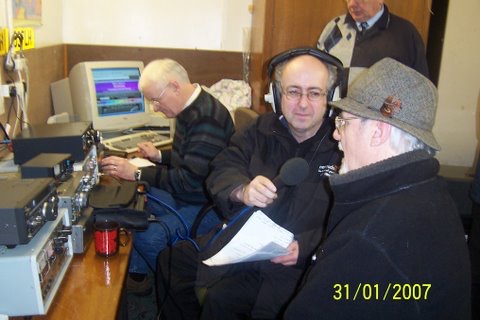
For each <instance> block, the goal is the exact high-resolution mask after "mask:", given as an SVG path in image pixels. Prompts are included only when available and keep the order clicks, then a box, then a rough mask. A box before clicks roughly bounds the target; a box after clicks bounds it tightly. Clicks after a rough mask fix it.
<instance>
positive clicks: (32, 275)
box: [0, 209, 73, 316]
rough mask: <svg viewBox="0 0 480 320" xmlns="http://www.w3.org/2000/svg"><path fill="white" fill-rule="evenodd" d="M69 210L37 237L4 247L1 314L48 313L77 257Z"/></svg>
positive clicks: (0, 259) (0, 261) (0, 266)
mask: <svg viewBox="0 0 480 320" xmlns="http://www.w3.org/2000/svg"><path fill="white" fill-rule="evenodd" d="M64 217H65V210H64V209H60V210H59V212H58V216H57V218H56V219H55V220H54V221H48V222H46V223H45V224H44V225H43V227H42V228H41V229H40V231H38V233H37V234H36V235H35V237H33V239H32V240H31V241H30V242H29V243H28V244H24V245H17V246H16V247H15V248H12V249H8V248H7V247H5V246H3V247H2V246H0V283H1V285H0V301H1V303H0V314H4V315H8V316H30V315H37V314H45V313H47V311H48V308H49V307H50V305H51V303H52V301H53V298H54V297H55V294H56V293H57V290H58V288H59V286H60V284H61V282H62V280H63V278H64V275H65V273H66V271H67V270H68V267H69V266H70V263H71V261H72V258H73V253H72V238H71V235H70V234H71V230H70V229H69V228H68V227H65V226H64Z"/></svg>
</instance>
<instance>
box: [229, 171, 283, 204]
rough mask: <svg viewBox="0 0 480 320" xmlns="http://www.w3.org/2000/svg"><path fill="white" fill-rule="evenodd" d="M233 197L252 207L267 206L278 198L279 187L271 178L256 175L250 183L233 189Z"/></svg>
mask: <svg viewBox="0 0 480 320" xmlns="http://www.w3.org/2000/svg"><path fill="white" fill-rule="evenodd" d="M231 198H232V199H233V200H234V201H237V202H243V203H244V204H245V205H247V206H250V207H253V206H256V207H259V208H265V207H266V206H268V205H269V204H270V203H272V202H273V200H275V199H276V198H277V188H276V187H275V185H274V184H273V182H272V181H271V180H270V179H268V178H266V177H264V176H256V177H255V178H254V179H253V180H252V181H250V183H249V184H246V185H242V186H240V187H238V188H236V189H235V190H233V191H232V194H231Z"/></svg>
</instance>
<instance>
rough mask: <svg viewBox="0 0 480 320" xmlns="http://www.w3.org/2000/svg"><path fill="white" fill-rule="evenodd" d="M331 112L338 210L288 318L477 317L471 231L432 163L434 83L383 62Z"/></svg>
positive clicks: (332, 214)
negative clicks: (339, 157)
mask: <svg viewBox="0 0 480 320" xmlns="http://www.w3.org/2000/svg"><path fill="white" fill-rule="evenodd" d="M332 105H334V106H335V107H337V108H338V109H340V114H339V116H338V117H337V118H336V121H335V124H336V130H335V132H334V137H335V139H337V140H338V141H339V146H340V148H341V149H342V150H343V152H344V159H343V163H342V166H341V169H340V174H338V175H335V176H331V177H330V179H329V182H330V186H331V188H332V191H333V193H334V205H333V208H332V210H331V212H330V216H329V218H328V223H327V230H326V236H325V238H324V240H323V241H322V242H321V243H320V245H319V247H318V248H317V250H316V252H315V254H314V255H313V257H312V264H311V266H310V268H309V270H308V272H307V273H306V274H305V276H304V278H303V280H302V283H301V284H300V286H299V289H298V291H297V293H296V295H295V296H294V297H293V299H292V301H291V302H290V304H289V306H288V307H287V309H286V312H285V319H320V318H322V319H336V320H337V319H403V320H404V319H470V318H471V315H470V267H469V265H470V264H469V260H468V251H467V246H466V242H465V237H464V233H463V228H462V224H461V221H460V217H459V214H458V212H457V210H456V207H455V204H454V202H453V200H452V199H451V197H450V195H449V193H448V190H447V185H446V183H445V181H443V180H442V179H441V178H440V177H438V176H437V173H438V169H439V163H438V161H437V160H436V159H435V158H434V154H435V152H436V151H438V150H440V147H439V145H438V143H437V141H436V140H435V137H434V136H433V134H432V127H433V123H434V119H435V111H436V107H437V91H436V88H435V86H434V85H433V84H432V83H431V82H430V81H429V80H428V79H427V78H425V77H424V76H423V75H421V74H420V73H418V72H416V71H414V70H413V69H410V68H409V67H406V66H405V65H403V64H401V63H399V62H397V61H395V60H393V59H391V58H385V59H383V60H381V61H379V62H377V63H376V64H374V65H373V66H372V67H371V68H370V69H368V70H367V71H366V72H365V73H363V74H362V75H360V76H359V78H358V79H357V80H356V81H355V82H354V83H353V84H352V86H351V87H350V89H349V92H348V95H347V97H346V98H345V99H342V100H339V101H336V102H332Z"/></svg>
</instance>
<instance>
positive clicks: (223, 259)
mask: <svg viewBox="0 0 480 320" xmlns="http://www.w3.org/2000/svg"><path fill="white" fill-rule="evenodd" d="M292 241H293V233H291V232H290V231H288V230H286V229H285V228H283V227H281V226H279V225H278V224H276V223H275V222H273V221H272V220H271V219H270V218H269V217H267V216H266V215H265V214H264V213H263V212H262V211H261V210H257V211H255V212H254V213H253V214H252V215H251V216H250V218H249V219H248V220H247V222H246V223H245V224H244V225H243V227H242V228H241V229H240V231H239V232H238V233H237V234H236V235H235V236H234V237H233V238H232V240H230V242H228V243H227V244H226V245H225V246H224V247H223V248H222V249H221V250H220V251H219V252H218V253H217V254H215V255H214V256H212V257H210V258H208V259H206V260H203V263H204V264H206V265H208V266H220V265H225V264H231V263H238V262H247V261H260V260H269V259H272V258H275V257H278V256H282V255H285V254H287V253H288V250H287V247H288V245H289V244H290V243H291V242H292Z"/></svg>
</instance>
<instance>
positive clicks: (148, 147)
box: [137, 141, 162, 162]
mask: <svg viewBox="0 0 480 320" xmlns="http://www.w3.org/2000/svg"><path fill="white" fill-rule="evenodd" d="M137 147H138V151H140V153H141V154H142V156H143V157H145V158H148V159H150V160H152V161H156V162H161V160H162V159H161V155H160V152H159V151H158V149H157V148H156V147H155V146H154V145H153V143H151V142H150V141H145V142H140V143H138V144H137Z"/></svg>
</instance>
